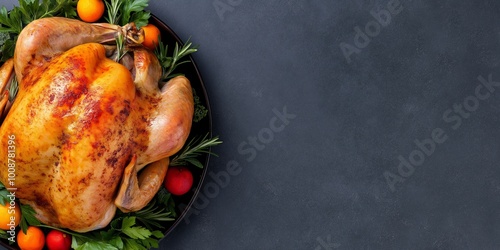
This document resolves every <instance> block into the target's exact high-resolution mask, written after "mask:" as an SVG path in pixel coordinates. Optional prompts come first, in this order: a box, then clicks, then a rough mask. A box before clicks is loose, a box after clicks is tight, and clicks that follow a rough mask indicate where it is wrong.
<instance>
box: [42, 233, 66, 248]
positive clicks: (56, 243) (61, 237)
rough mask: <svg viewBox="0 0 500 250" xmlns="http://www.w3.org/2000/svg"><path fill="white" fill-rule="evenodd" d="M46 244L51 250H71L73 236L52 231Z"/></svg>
mask: <svg viewBox="0 0 500 250" xmlns="http://www.w3.org/2000/svg"><path fill="white" fill-rule="evenodd" d="M45 242H46V244H47V248H48V249H49V250H68V249H70V248H71V236H70V235H68V234H65V233H63V232H61V231H58V230H52V231H50V232H49V233H48V234H47V239H46V241H45Z"/></svg>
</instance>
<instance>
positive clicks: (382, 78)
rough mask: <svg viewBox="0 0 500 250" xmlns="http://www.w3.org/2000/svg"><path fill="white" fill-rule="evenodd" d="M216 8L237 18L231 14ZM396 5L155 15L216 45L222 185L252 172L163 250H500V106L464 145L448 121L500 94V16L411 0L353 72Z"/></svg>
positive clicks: (294, 4) (473, 127) (245, 0)
mask: <svg viewBox="0 0 500 250" xmlns="http://www.w3.org/2000/svg"><path fill="white" fill-rule="evenodd" d="M13 2H14V1H5V0H1V1H0V4H1V5H7V6H11V5H12V3H13ZM216 2H222V3H230V4H232V5H233V6H232V7H231V8H230V10H228V11H226V12H224V13H222V14H221V13H219V14H218V12H217V11H216V9H215V7H214V3H216ZM388 2H391V0H380V1H371V0H350V1H347V0H346V1H327V0H311V1H299V0H287V1H282V0H280V1H264V0H252V1H250V0H220V1H214V0H204V1H200V0H165V1H160V0H151V1H150V9H151V10H152V11H153V13H154V14H156V15H157V16H159V17H160V18H161V19H162V20H163V21H164V22H166V23H167V24H168V25H170V26H171V27H172V28H173V30H174V31H175V32H177V34H178V35H179V36H180V37H181V38H182V39H183V40H186V39H187V38H188V37H191V39H192V41H193V42H194V43H196V44H199V45H200V50H199V52H198V53H196V54H195V56H194V58H195V60H196V62H197V63H198V66H199V68H200V70H201V72H202V75H203V77H204V80H205V83H206V87H207V89H208V92H209V97H210V100H211V103H212V110H213V113H212V115H213V119H214V134H218V135H220V137H221V139H222V140H223V141H224V144H223V145H221V146H218V147H217V148H215V149H214V151H215V152H216V153H218V154H219V155H220V157H218V158H212V160H211V162H210V165H209V172H212V173H213V174H216V173H219V172H221V171H225V169H226V165H228V164H234V163H238V164H239V167H240V168H241V172H240V173H239V174H236V175H233V176H230V182H229V184H227V185H226V186H225V187H224V188H219V190H218V192H216V191H217V190H214V189H208V191H207V190H205V191H203V190H202V192H201V193H202V194H206V195H208V196H211V197H212V198H209V199H208V200H209V203H208V205H206V204H203V202H202V201H200V200H199V201H198V202H199V204H198V208H200V209H197V210H196V211H197V212H199V213H198V214H192V215H191V216H189V218H188V219H189V223H187V220H186V221H185V223H181V225H180V226H178V227H177V228H176V229H175V231H174V232H173V233H172V234H170V235H169V236H168V237H167V238H166V239H165V240H163V241H162V243H161V246H162V248H164V249H318V250H319V249H498V248H500V213H499V208H500V179H499V177H500V169H499V168H498V162H499V161H500V142H499V139H500V132H499V131H498V129H497V128H498V127H499V122H500V91H497V92H493V93H491V94H490V96H489V98H486V100H482V101H480V102H479V105H478V106H476V107H474V108H475V110H474V111H473V112H470V114H469V116H468V118H467V119H465V118H464V119H462V123H461V125H460V126H459V127H456V129H453V125H455V121H453V122H447V121H445V119H443V114H444V113H445V112H446V111H447V110H449V109H453V107H454V105H455V104H463V103H464V100H469V101H470V100H473V98H472V99H471V97H472V96H473V95H474V94H475V88H476V86H478V85H480V84H481V83H480V81H478V80H477V78H478V77H479V76H482V77H484V78H485V79H488V77H489V76H490V74H491V78H492V80H493V81H499V82H500V74H499V72H498V69H499V68H498V67H499V62H500V60H499V59H498V55H499V52H500V44H499V40H500V2H499V1H496V0H483V1H472V0H468V1H452V0H444V1H409V0H401V5H402V6H403V10H402V11H401V12H400V13H399V14H397V15H395V16H394V15H393V16H392V19H391V21H390V23H389V24H388V25H387V26H386V27H382V28H381V30H380V33H379V34H378V35H376V36H375V37H373V38H371V41H370V43H369V44H368V45H367V46H366V47H365V48H362V49H360V53H359V54H353V55H352V56H351V59H352V62H351V63H348V62H347V60H346V58H345V57H344V55H343V53H342V51H341V49H340V43H342V42H344V43H349V44H351V45H354V41H353V39H354V37H355V27H356V26H359V27H361V29H362V30H364V28H365V25H366V24H367V23H369V22H370V21H373V20H375V19H374V18H373V17H372V15H371V14H370V11H371V10H377V11H379V9H380V8H384V9H386V8H387V7H386V6H387V4H388ZM228 6H229V5H228ZM496 88H499V87H496ZM482 91H486V89H484V88H483V90H482ZM484 93H486V92H484ZM471 103H472V104H474V103H473V102H472V101H471V102H469V104H471ZM285 106H286V109H287V112H288V113H290V114H294V115H295V116H296V117H295V118H294V119H290V121H289V123H288V124H287V126H286V127H285V128H284V129H283V130H282V131H280V132H276V133H273V138H272V140H271V139H269V140H270V142H269V143H268V144H265V148H263V149H262V150H259V151H256V152H257V154H256V155H255V157H251V155H250V154H245V153H242V152H239V150H238V146H239V145H240V144H241V143H244V142H245V141H248V137H258V135H259V133H261V136H262V135H263V136H264V137H265V135H267V134H265V132H266V131H267V132H269V130H267V129H266V128H269V126H270V124H269V123H270V121H272V120H274V119H273V117H275V112H273V109H276V110H279V111H282V110H283V108H284V107H285ZM450 117H451V115H450ZM277 124H278V125H279V124H280V123H279V122H278V123H277ZM438 128H439V129H442V131H444V133H445V136H446V138H447V140H446V141H445V142H444V143H442V144H437V145H436V147H435V149H434V152H432V153H431V154H430V155H429V156H427V155H424V157H425V159H424V162H423V163H422V164H421V165H420V166H417V167H415V168H414V171H413V173H408V172H406V173H403V174H406V177H405V178H404V182H402V183H397V184H396V185H395V189H394V191H391V189H390V187H389V185H388V183H387V182H386V179H385V178H384V173H389V172H390V173H392V174H395V175H396V174H397V175H398V176H399V174H398V165H399V164H400V160H399V159H398V157H399V156H400V155H401V156H402V157H403V158H405V159H408V158H409V156H410V154H412V152H413V151H414V150H416V149H418V147H417V146H416V144H415V142H414V141H415V140H419V141H425V140H426V139H427V138H431V133H432V131H433V130H435V129H438ZM262 131H264V132H262ZM263 133H264V134H263ZM265 138H267V137H265ZM224 184H225V183H224ZM207 185H209V186H211V187H212V188H213V187H214V185H216V182H215V180H214V179H213V178H212V177H210V176H207V179H206V181H205V187H206V186H207ZM200 204H201V205H200Z"/></svg>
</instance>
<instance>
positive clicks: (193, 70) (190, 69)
mask: <svg viewBox="0 0 500 250" xmlns="http://www.w3.org/2000/svg"><path fill="white" fill-rule="evenodd" d="M150 23H152V24H154V25H156V26H157V27H158V28H159V29H160V31H161V39H162V42H163V43H164V44H168V48H169V54H170V53H171V52H172V51H173V49H174V46H175V43H176V42H177V43H178V44H179V45H180V46H182V45H183V44H184V43H183V42H182V40H181V39H180V38H179V36H177V34H176V33H175V32H174V31H173V30H172V29H171V28H170V27H169V26H168V25H167V24H165V23H164V22H162V21H161V20H160V19H159V18H158V17H156V16H154V15H152V16H151V19H150ZM189 57H190V58H189V59H190V60H191V63H186V64H183V65H180V66H179V67H178V68H177V69H176V72H179V73H183V74H184V75H185V76H186V77H187V78H188V79H189V80H190V81H191V86H192V87H193V89H194V90H195V91H196V93H197V95H198V97H199V98H200V102H201V103H202V104H204V106H205V107H206V108H207V109H208V114H207V116H206V117H205V118H203V119H202V120H201V121H199V122H193V126H192V128H191V132H190V135H189V138H188V141H190V140H191V139H192V138H194V137H197V138H201V137H203V136H205V135H206V134H207V133H208V134H209V137H211V136H212V114H211V109H210V103H209V100H208V95H207V91H206V89H205V85H204V83H203V79H202V77H201V74H200V71H199V70H198V66H197V65H196V63H195V61H194V59H193V58H192V57H191V56H189ZM209 158H210V155H208V154H206V155H202V156H200V157H199V159H198V160H199V161H200V162H201V163H202V164H203V166H204V167H203V169H200V168H197V167H193V166H189V168H190V170H191V172H192V173H193V179H194V180H193V188H192V189H191V191H189V192H188V193H187V194H185V195H182V196H174V201H175V204H176V210H177V215H178V217H177V218H176V220H175V221H172V222H166V224H164V225H163V226H164V227H165V228H166V229H165V231H164V234H165V236H167V235H168V234H169V233H171V232H172V231H173V230H174V228H175V227H176V226H177V225H179V223H181V222H182V220H183V218H184V216H185V215H186V214H187V212H188V210H189V209H190V208H191V206H192V204H193V202H194V201H195V200H196V197H197V196H198V192H199V190H200V188H201V185H202V183H203V179H204V178H205V175H206V173H207V167H208V161H209ZM0 245H1V246H3V247H6V248H7V249H18V248H17V246H15V245H12V246H9V244H8V241H7V240H1V241H0Z"/></svg>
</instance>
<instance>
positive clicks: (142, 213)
mask: <svg viewBox="0 0 500 250" xmlns="http://www.w3.org/2000/svg"><path fill="white" fill-rule="evenodd" d="M132 216H135V217H136V218H137V220H138V221H140V222H141V223H142V224H144V226H146V227H147V228H162V229H163V228H164V227H163V226H162V225H161V224H160V222H165V221H173V220H175V218H173V216H172V213H170V212H166V209H165V208H164V207H161V206H157V205H156V202H155V200H154V199H153V201H151V203H150V204H149V205H148V206H146V207H145V208H143V209H141V210H139V211H137V212H134V213H132Z"/></svg>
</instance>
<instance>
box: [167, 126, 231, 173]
mask: <svg viewBox="0 0 500 250" xmlns="http://www.w3.org/2000/svg"><path fill="white" fill-rule="evenodd" d="M207 137H208V133H207V134H206V135H205V136H204V137H203V138H202V139H201V140H199V139H197V138H193V139H192V140H191V141H190V142H189V143H188V144H186V145H185V146H184V148H183V149H182V151H181V152H180V153H179V154H178V155H176V156H175V157H174V159H172V161H170V166H181V165H186V164H187V163H191V164H193V165H194V166H196V167H199V168H203V164H201V162H200V161H199V160H198V159H197V158H198V157H199V156H200V155H202V154H211V155H214V156H217V155H216V154H214V153H212V152H210V147H212V146H216V145H219V144H221V143H222V141H220V140H219V137H218V136H216V137H214V138H211V139H207Z"/></svg>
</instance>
